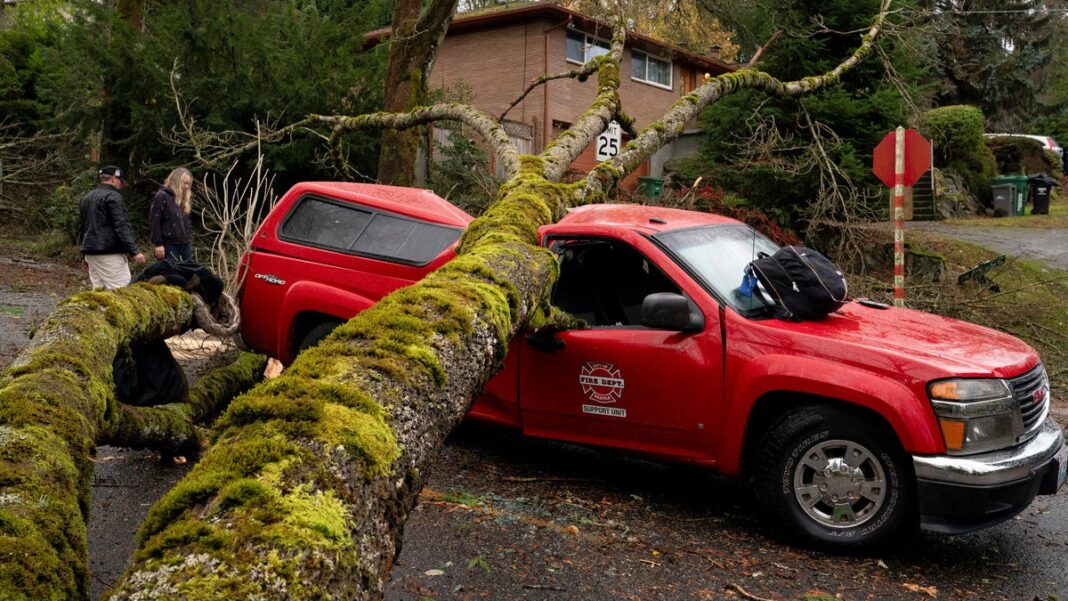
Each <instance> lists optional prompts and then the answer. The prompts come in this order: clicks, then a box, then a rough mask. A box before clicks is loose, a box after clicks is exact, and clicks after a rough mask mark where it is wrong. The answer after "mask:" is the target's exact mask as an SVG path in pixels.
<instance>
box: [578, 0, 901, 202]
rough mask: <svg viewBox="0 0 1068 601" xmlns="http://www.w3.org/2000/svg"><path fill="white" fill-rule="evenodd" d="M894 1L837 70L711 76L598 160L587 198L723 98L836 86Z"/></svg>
mask: <svg viewBox="0 0 1068 601" xmlns="http://www.w3.org/2000/svg"><path fill="white" fill-rule="evenodd" d="M890 2H891V0H883V1H882V4H881V6H880V7H879V13H878V14H877V15H876V16H875V18H874V19H873V21H872V25H871V27H870V28H869V29H868V31H867V32H866V33H864V34H863V35H862V36H861V43H860V45H859V46H858V47H857V49H856V50H854V51H853V53H852V54H851V55H850V56H849V57H848V58H846V59H845V60H844V61H842V62H841V63H839V64H838V65H837V66H835V67H834V68H833V69H831V70H829V71H827V72H826V73H823V74H821V75H817V76H813V77H805V78H803V79H799V80H796V81H789V82H783V81H780V80H778V79H777V78H775V77H773V76H772V75H770V74H768V73H766V72H764V71H759V70H755V69H748V68H747V69H741V70H739V71H736V72H733V73H724V74H722V75H719V76H717V77H713V78H711V79H709V80H708V81H707V82H705V83H704V84H703V85H701V86H700V87H698V88H697V89H695V90H694V91H693V92H690V93H689V94H687V95H685V96H683V97H682V98H681V99H680V100H679V101H678V102H676V103H675V104H674V105H673V106H672V107H671V109H669V110H668V112H667V113H665V114H664V116H663V117H662V118H661V119H660V120H659V121H657V122H655V123H653V124H651V125H649V126H647V127H646V128H644V129H643V130H642V131H641V134H640V135H639V136H638V137H637V138H635V139H633V140H631V141H630V142H628V143H627V144H626V145H625V146H624V147H623V151H622V152H621V153H619V155H617V156H615V157H613V158H612V159H610V160H608V161H605V162H603V163H600V164H599V165H597V167H595V168H594V169H593V170H592V171H591V172H590V173H589V175H588V176H587V177H586V186H585V188H584V190H583V192H582V196H583V200H584V201H585V202H590V201H594V200H597V199H599V198H602V197H603V196H604V194H605V193H606V192H608V191H610V190H611V189H612V188H613V187H614V186H615V185H616V184H617V183H618V182H619V181H620V180H621V179H622V178H623V177H624V176H625V175H626V174H628V173H631V172H632V171H634V169H636V168H637V167H638V166H639V165H641V164H642V163H643V162H644V161H645V160H646V159H648V158H649V157H650V156H652V155H653V153H655V152H656V151H657V150H659V149H661V148H663V147H664V146H665V145H666V144H668V143H669V142H671V141H672V140H675V139H676V138H678V137H679V136H680V135H681V134H682V131H683V128H684V127H685V125H686V123H688V122H689V121H691V120H692V119H694V118H696V117H697V116H698V115H699V114H700V113H701V111H702V110H704V109H705V108H706V107H707V106H709V105H710V104H713V103H715V102H717V101H718V100H719V99H721V98H723V97H725V96H729V95H730V94H734V93H735V92H738V91H739V90H745V89H754V90H762V91H764V92H766V93H767V94H769V95H772V96H804V95H806V94H812V93H814V92H817V91H819V90H822V89H824V88H827V87H830V86H833V85H836V84H838V82H839V81H840V80H841V77H842V74H843V73H845V72H846V71H848V70H850V69H852V68H853V67H854V66H856V65H857V64H859V63H860V62H861V61H862V60H864V59H865V58H866V57H867V56H868V55H869V54H871V52H872V48H873V44H874V43H875V39H876V37H877V36H878V35H879V32H880V30H881V29H882V27H883V22H884V21H885V20H886V17H887V15H888V14H889V12H890Z"/></svg>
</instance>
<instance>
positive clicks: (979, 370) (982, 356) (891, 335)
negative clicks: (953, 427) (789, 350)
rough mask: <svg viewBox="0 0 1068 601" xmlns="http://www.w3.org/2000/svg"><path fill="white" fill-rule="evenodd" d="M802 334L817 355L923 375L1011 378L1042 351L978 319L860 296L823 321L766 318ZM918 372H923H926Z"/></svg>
mask: <svg viewBox="0 0 1068 601" xmlns="http://www.w3.org/2000/svg"><path fill="white" fill-rule="evenodd" d="M761 323H762V324H763V325H765V326H767V327H774V328H776V329H778V330H782V331H784V332H785V331H790V332H793V333H794V335H793V336H791V338H794V337H796V336H798V335H799V336H800V338H799V341H800V340H804V341H805V342H804V343H803V344H804V345H805V346H810V348H811V354H813V355H824V356H826V355H837V357H836V358H837V359H838V360H841V361H844V362H850V363H852V362H858V361H860V362H865V363H868V362H870V360H871V359H872V358H873V357H874V356H880V357H882V358H883V359H885V361H876V362H875V363H877V364H883V365H885V366H887V368H888V370H894V371H907V372H912V373H913V375H916V376H919V377H921V378H922V379H928V378H937V377H949V376H966V377H967V376H970V377H997V378H1011V377H1015V376H1018V375H1020V374H1021V373H1023V372H1025V371H1027V370H1028V369H1030V368H1032V367H1034V366H1035V365H1036V364H1037V363H1038V360H1039V359H1038V354H1037V353H1036V352H1035V350H1034V349H1032V348H1031V347H1030V346H1029V345H1027V344H1026V343H1025V342H1023V341H1022V340H1020V339H1018V338H1016V337H1014V336H1010V335H1008V334H1005V333H1003V332H998V331H996V330H992V329H990V328H986V327H983V326H979V325H976V324H973V323H968V322H965V321H960V320H957V319H951V318H948V317H942V316H939V315H933V314H931V313H924V312H922V311H914V310H911V309H904V308H896V307H890V308H887V309H879V308H873V307H867V306H864V305H861V304H860V303H857V302H850V303H846V304H845V305H843V306H842V308H841V309H839V310H838V311H836V312H835V313H832V314H830V315H828V316H827V317H826V318H825V319H822V320H818V321H805V322H788V321H782V320H772V321H771V322H768V321H764V322H761ZM916 372H922V373H923V375H921V374H920V373H916Z"/></svg>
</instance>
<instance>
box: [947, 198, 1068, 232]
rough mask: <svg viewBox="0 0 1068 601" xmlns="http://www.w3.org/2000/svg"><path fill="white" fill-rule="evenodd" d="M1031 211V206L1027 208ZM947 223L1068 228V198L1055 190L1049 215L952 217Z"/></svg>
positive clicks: (1044, 228) (1049, 228)
mask: <svg viewBox="0 0 1068 601" xmlns="http://www.w3.org/2000/svg"><path fill="white" fill-rule="evenodd" d="M1025 210H1026V211H1028V212H1029V211H1030V210H1031V209H1030V208H1027V209H1025ZM945 223H949V224H952V225H974V226H983V227H1025V228H1035V229H1043V230H1052V229H1062V228H1068V198H1065V196H1064V195H1058V194H1057V193H1056V191H1055V192H1054V197H1053V198H1051V199H1050V203H1049V215H1030V214H1028V215H1021V216H1019V217H969V218H967V219H950V220H948V221H946V222H945Z"/></svg>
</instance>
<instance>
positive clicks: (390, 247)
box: [352, 213, 460, 263]
mask: <svg viewBox="0 0 1068 601" xmlns="http://www.w3.org/2000/svg"><path fill="white" fill-rule="evenodd" d="M459 237H460V232H459V230H455V229H452V228H448V227H444V226H440V225H433V224H430V223H424V222H422V221H412V220H410V219H404V218H402V217H394V216H392V215H386V214H385V213H376V214H375V217H374V219H373V220H372V221H371V224H370V225H369V226H367V229H366V230H364V232H363V235H361V236H360V238H359V239H358V240H356V244H355V245H354V246H353V247H352V250H353V251H355V252H358V253H361V254H369V255H378V256H381V257H390V258H393V259H398V260H400V261H406V262H409V263H428V262H430V261H431V260H433V259H434V257H436V256H438V254H440V253H441V251H443V250H445V248H446V247H447V246H449V245H450V244H452V243H453V242H456V240H457V238H459Z"/></svg>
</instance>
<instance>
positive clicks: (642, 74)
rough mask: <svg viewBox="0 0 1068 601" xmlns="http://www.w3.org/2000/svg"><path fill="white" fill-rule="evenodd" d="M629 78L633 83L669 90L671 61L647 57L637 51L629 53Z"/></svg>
mask: <svg viewBox="0 0 1068 601" xmlns="http://www.w3.org/2000/svg"><path fill="white" fill-rule="evenodd" d="M630 78H631V79H633V80H634V81H641V82H644V83H649V84H653V85H654V86H660V87H662V88H667V89H669V90H670V89H671V61H667V60H664V59H662V58H656V57H655V56H651V55H648V54H646V53H644V52H639V51H637V50H631V51H630Z"/></svg>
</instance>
